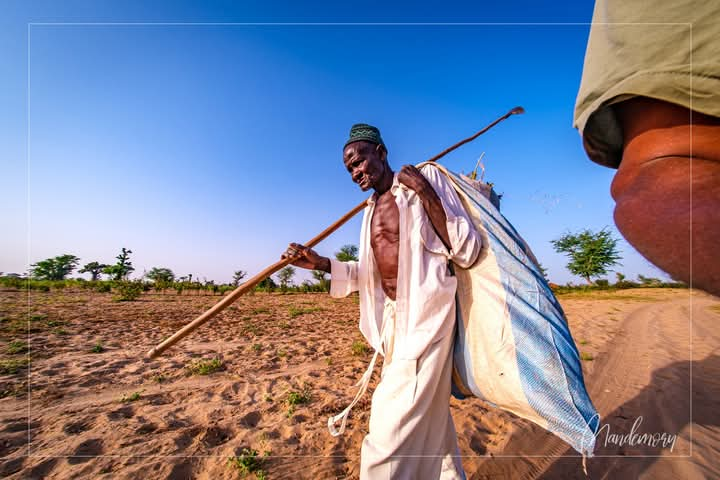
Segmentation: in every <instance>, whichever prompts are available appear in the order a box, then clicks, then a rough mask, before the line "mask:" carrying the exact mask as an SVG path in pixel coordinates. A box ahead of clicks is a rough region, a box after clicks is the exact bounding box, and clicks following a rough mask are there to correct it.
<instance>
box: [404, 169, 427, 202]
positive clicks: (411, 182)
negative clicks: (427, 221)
mask: <svg viewBox="0 0 720 480" xmlns="http://www.w3.org/2000/svg"><path fill="white" fill-rule="evenodd" d="M398 181H399V182H400V183H402V184H403V185H405V186H406V187H408V188H410V189H411V190H414V191H415V193H417V194H418V195H420V197H421V198H424V197H425V196H426V195H427V194H432V193H434V192H435V190H433V188H432V185H430V182H428V180H427V178H425V176H424V175H423V174H422V173H421V172H420V170H418V169H417V167H415V166H414V165H403V167H402V168H401V169H400V173H398ZM431 192H432V193H431Z"/></svg>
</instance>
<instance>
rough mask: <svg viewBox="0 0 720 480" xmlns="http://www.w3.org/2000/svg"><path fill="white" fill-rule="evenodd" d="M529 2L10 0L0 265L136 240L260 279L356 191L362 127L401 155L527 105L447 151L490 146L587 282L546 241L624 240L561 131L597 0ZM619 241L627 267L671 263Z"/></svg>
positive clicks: (154, 261) (514, 214)
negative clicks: (352, 147)
mask: <svg viewBox="0 0 720 480" xmlns="http://www.w3.org/2000/svg"><path fill="white" fill-rule="evenodd" d="M338 3H339V2H338ZM535 3H536V2H514V3H508V4H506V5H504V6H485V7H483V8H482V9H481V8H480V7H479V6H477V5H475V4H474V3H473V4H467V5H464V4H461V3H453V4H450V3H449V4H447V5H445V4H444V6H443V7H442V9H441V10H438V9H440V7H437V6H435V7H431V6H424V5H422V4H421V5H418V4H413V8H412V9H408V8H405V9H403V8H401V7H400V6H383V5H382V4H381V3H379V2H367V3H364V4H363V5H362V7H363V8H362V9H361V11H358V6H357V4H353V5H354V6H352V7H351V6H342V5H325V6H322V8H320V6H317V7H316V8H308V7H307V6H306V7H305V8H303V7H302V6H301V5H297V4H292V3H287V4H279V3H274V4H266V3H262V4H261V3H252V2H242V3H241V2H171V1H166V2H162V1H157V2H119V1H114V2H92V1H68V2H63V3H62V4H60V3H59V2H49V1H48V2H46V1H42V2H41V1H38V2H27V3H23V2H19V1H16V2H10V3H9V11H6V12H5V16H4V17H3V19H2V25H0V26H2V27H3V28H2V31H1V32H0V48H2V51H3V53H4V54H3V55H2V58H1V59H0V62H1V63H0V67H1V68H2V70H1V72H2V74H3V75H2V77H0V87H1V88H0V104H1V105H2V106H3V107H4V108H2V109H0V125H2V127H3V128H2V129H1V130H2V133H1V135H2V137H0V140H2V141H1V142H0V156H2V157H3V161H2V163H3V167H2V170H3V172H4V173H3V175H2V178H0V188H2V191H3V192H5V199H6V201H5V202H4V203H5V205H4V208H3V214H2V224H3V235H2V236H0V237H1V238H0V271H3V272H17V273H22V272H24V271H26V270H27V268H28V266H29V264H30V263H33V262H36V261H39V260H42V259H44V258H48V257H51V256H55V255H60V254H64V253H71V254H74V255H77V256H78V257H80V258H81V263H86V262H89V261H100V262H103V263H114V261H115V259H114V257H115V256H116V255H117V254H118V253H119V252H120V249H121V248H122V247H127V248H130V249H131V250H132V251H133V254H132V256H131V260H132V262H133V265H134V266H135V268H136V271H135V275H134V276H135V277H137V276H140V275H142V273H143V271H144V270H149V269H151V268H152V267H168V268H170V269H172V270H173V271H174V272H175V273H176V275H178V276H181V275H187V274H189V273H192V274H193V276H194V277H196V278H201V279H202V278H206V279H208V280H209V279H213V280H215V281H216V282H227V281H229V280H230V279H231V277H232V274H233V272H234V271H235V270H238V269H242V270H246V271H248V272H249V273H250V274H251V275H252V274H254V273H257V272H259V271H260V270H261V269H263V268H264V267H266V266H268V265H269V264H271V263H274V262H275V261H277V259H278V258H279V255H280V253H281V252H282V251H283V250H284V248H285V246H286V245H287V243H288V242H290V241H298V242H303V241H307V240H309V239H310V238H312V237H314V236H315V235H316V234H317V233H319V232H320V231H322V230H323V229H324V228H326V227H327V226H328V225H329V224H331V223H332V222H333V221H334V220H335V219H337V218H338V217H340V216H341V215H342V214H344V213H345V212H346V211H347V210H349V209H350V208H352V207H353V206H355V205H356V204H357V203H359V202H360V201H361V200H362V199H363V198H365V197H366V194H363V193H362V192H360V191H359V189H358V188H357V187H356V186H355V185H354V184H353V183H352V182H351V181H350V178H349V175H348V174H347V172H346V171H345V169H344V166H343V164H342V161H341V149H342V145H343V143H344V140H345V139H346V137H347V133H348V130H349V128H350V126H351V125H352V124H353V123H357V122H366V123H371V124H374V125H377V126H378V127H379V128H380V129H381V131H382V135H383V138H384V139H385V141H386V143H387V145H388V149H389V159H390V163H391V165H392V166H393V168H395V169H399V168H400V166H401V165H403V164H405V163H419V162H420V161H422V160H424V159H427V158H429V157H431V156H433V155H434V154H436V153H438V152H439V151H441V150H443V149H444V148H446V147H447V146H449V145H452V144H453V143H455V142H457V141H459V140H461V139H462V138H465V137H467V136H469V135H471V134H472V133H474V132H475V131H477V130H479V129H480V128H482V127H483V126H485V125H486V124H488V123H489V122H491V121H492V120H494V119H495V118H496V117H498V116H500V115H502V114H503V113H505V112H506V111H507V110H509V109H510V108H512V107H514V106H516V105H522V106H523V107H525V109H526V110H527V113H526V114H525V115H522V116H518V117H512V118H510V119H508V120H506V121H505V122H504V123H502V124H500V125H498V126H497V127H495V128H494V129H493V130H491V131H490V132H488V133H487V134H486V135H484V136H483V137H480V138H479V139H478V140H476V141H475V142H473V143H471V144H469V145H467V146H464V147H462V148H461V149H459V150H458V151H456V152H454V153H453V154H451V155H449V156H447V157H446V158H444V159H443V160H442V163H443V164H444V165H445V166H447V167H448V168H450V169H451V170H454V171H464V172H469V171H471V170H472V169H473V168H474V166H475V163H476V160H477V159H478V157H479V156H480V154H481V153H482V152H485V158H484V164H485V167H486V173H485V179H486V180H488V181H492V182H494V183H495V185H496V189H497V190H498V191H499V192H500V193H502V194H503V204H502V212H503V213H504V215H505V216H506V217H507V218H508V219H509V220H510V222H511V223H513V224H514V226H515V227H516V228H517V230H518V231H519V232H520V233H521V234H522V235H523V236H524V237H525V239H526V241H527V242H528V243H529V244H530V246H531V247H532V249H533V250H534V252H535V254H536V256H537V257H538V259H539V260H540V261H541V263H542V264H543V265H544V266H545V267H547V268H548V271H549V277H550V279H551V280H552V281H554V282H557V283H565V282H567V281H574V282H576V283H579V282H581V279H579V278H578V277H573V276H572V275H571V274H570V273H568V272H567V270H566V269H565V267H564V265H565V263H566V259H565V257H564V256H562V255H560V254H557V253H556V252H554V251H553V250H552V247H551V245H550V243H549V242H550V240H551V239H554V238H557V237H558V236H560V235H561V234H563V233H564V232H567V231H577V230H580V229H583V228H590V229H593V230H599V229H602V228H604V227H609V228H610V229H611V230H612V231H613V232H615V235H616V236H617V237H619V238H621V237H620V235H619V233H617V230H616V229H615V227H614V225H613V220H612V210H613V201H612V199H611V197H610V195H609V185H610V181H611V179H612V176H613V173H614V171H612V170H609V169H606V168H603V167H600V166H597V165H595V164H593V163H592V162H590V161H589V160H588V159H587V158H586V157H585V154H584V152H583V150H582V146H581V141H580V137H579V135H578V133H577V131H575V130H574V129H573V128H572V113H573V106H574V101H575V95H576V93H577V89H578V85H579V82H580V75H581V72H582V63H583V57H584V51H585V43H586V40H587V35H588V32H589V25H587V23H588V22H589V21H590V19H591V16H592V4H591V3H584V2H572V3H567V4H563V3H559V4H553V5H552V6H547V5H543V6H540V5H535ZM318 5H319V4H318ZM436 5H437V4H436ZM30 22H32V23H31V24H30V25H28V23H30ZM116 22H120V23H116ZM122 22H129V23H131V24H123V23H122ZM143 22H146V23H143ZM159 22H162V24H161V23H159ZM228 22H239V23H243V24H235V25H221V23H228ZM255 22H268V23H276V24H272V25H271V24H255V25H249V24H246V23H255ZM289 22H297V23H300V24H293V25H288V24H287V23H289ZM305 22H307V23H323V24H313V25H310V24H302V23H305ZM335 22H348V23H357V22H373V23H375V22H381V23H393V22H395V23H394V24H392V25H388V24H385V25H379V24H372V25H370V24H364V25H350V24H341V25H337V24H333V23H335ZM411 22H420V23H426V22H433V23H443V22H448V23H452V25H450V24H448V25H438V24H434V25H429V24H423V25H410V24H408V23H411ZM458 22H480V23H484V24H483V25H467V24H466V25H458V24H456V23H458ZM140 23H142V24H140ZM168 23H173V24H171V25H170V24H168ZM198 23H213V24H212V25H208V24H205V25H198ZM489 23H498V24H493V25H491V24H489ZM513 23H529V24H525V25H516V24H513ZM359 228H360V216H358V217H356V218H355V219H354V220H352V221H351V222H349V223H348V224H347V225H346V226H345V227H343V228H342V229H341V230H339V231H338V232H336V233H335V234H333V235H332V236H331V237H330V238H328V239H327V240H325V241H324V242H323V243H321V245H320V246H319V247H318V248H317V250H318V251H319V252H320V253H322V254H325V255H332V253H333V252H335V251H337V250H338V249H339V247H340V246H342V245H344V244H348V243H352V244H357V243H358V236H359ZM620 246H621V250H622V255H623V257H624V258H623V260H622V263H623V266H622V267H618V268H617V270H618V271H622V272H623V273H625V274H627V275H628V276H629V277H634V276H636V275H637V274H644V275H648V276H655V277H662V278H667V277H666V276H664V275H663V274H662V273H661V272H660V271H659V270H658V269H656V268H655V267H653V266H652V265H650V264H649V263H648V262H647V261H646V260H644V259H643V258H642V257H641V256H640V255H639V254H638V253H636V252H635V251H634V250H633V248H632V247H631V246H629V244H627V242H625V241H624V240H621V242H620ZM303 278H306V277H305V276H299V277H298V278H297V279H296V280H297V281H298V282H299V281H300V280H302V279H303ZM610 278H614V276H613V275H611V276H610Z"/></svg>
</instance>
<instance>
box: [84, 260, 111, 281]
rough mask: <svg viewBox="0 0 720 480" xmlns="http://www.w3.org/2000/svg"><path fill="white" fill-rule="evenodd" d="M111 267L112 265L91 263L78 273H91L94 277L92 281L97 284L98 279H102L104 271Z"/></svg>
mask: <svg viewBox="0 0 720 480" xmlns="http://www.w3.org/2000/svg"><path fill="white" fill-rule="evenodd" d="M109 266H110V265H106V264H104V263H98V262H90V263H86V264H85V265H83V267H82V268H81V269H80V270H78V273H89V274H90V275H91V276H92V278H91V279H90V280H92V281H93V282H95V281H97V279H98V278H100V274H101V273H102V271H103V270H105V269H106V268H107V267H109Z"/></svg>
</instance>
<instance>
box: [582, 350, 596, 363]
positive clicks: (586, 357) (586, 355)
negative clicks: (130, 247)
mask: <svg viewBox="0 0 720 480" xmlns="http://www.w3.org/2000/svg"><path fill="white" fill-rule="evenodd" d="M594 359H595V357H593V356H592V354H591V353H586V352H580V360H585V361H586V362H590V361H592V360H594Z"/></svg>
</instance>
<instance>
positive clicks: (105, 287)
mask: <svg viewBox="0 0 720 480" xmlns="http://www.w3.org/2000/svg"><path fill="white" fill-rule="evenodd" d="M95 291H96V292H98V293H110V292H111V291H112V286H111V285H110V283H108V282H97V284H96V285H95Z"/></svg>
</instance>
